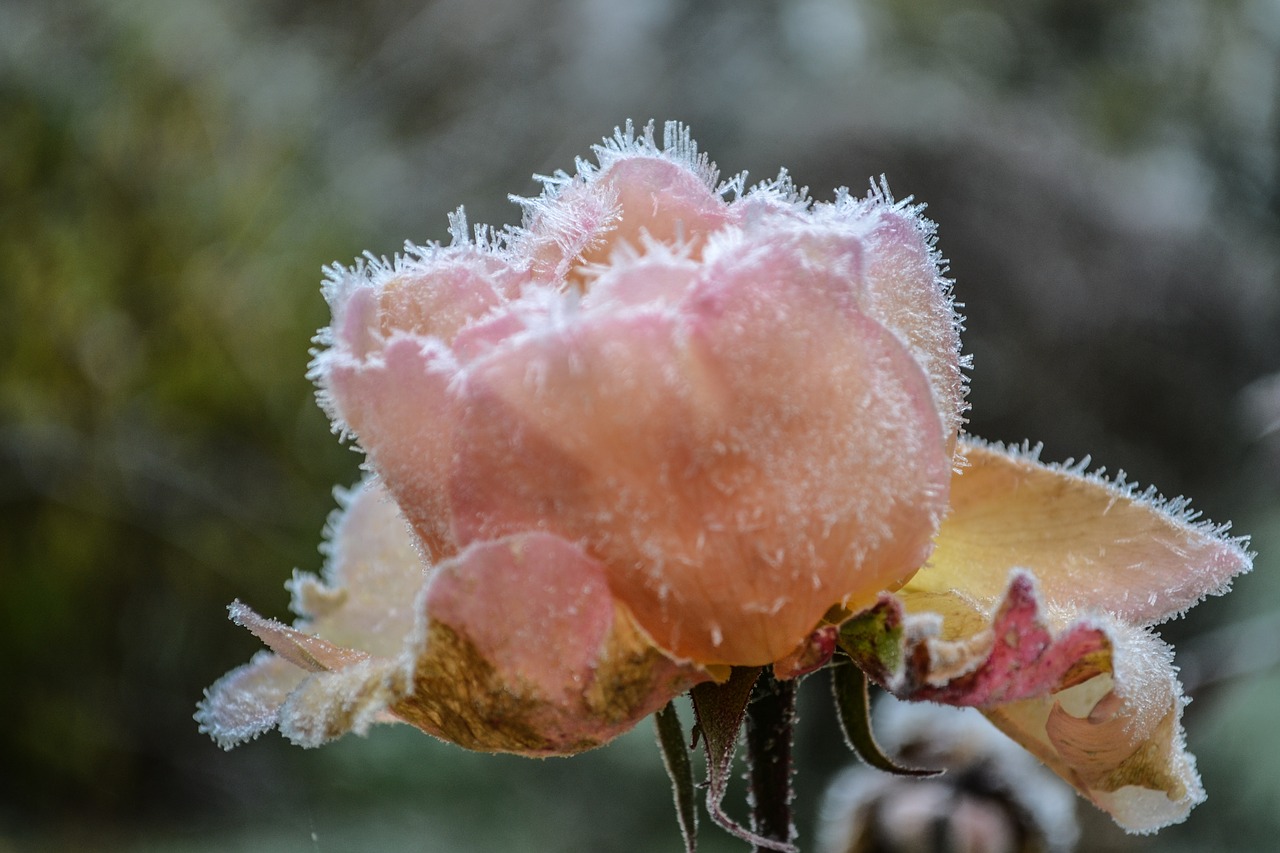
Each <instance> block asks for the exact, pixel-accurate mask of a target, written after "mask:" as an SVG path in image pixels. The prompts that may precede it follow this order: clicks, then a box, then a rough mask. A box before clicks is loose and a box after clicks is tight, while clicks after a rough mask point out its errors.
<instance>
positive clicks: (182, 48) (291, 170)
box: [0, 0, 1280, 851]
mask: <svg viewBox="0 0 1280 853" xmlns="http://www.w3.org/2000/svg"><path fill="white" fill-rule="evenodd" d="M1277 103H1280V11H1277V7H1276V6H1275V5H1274V4H1272V3H1270V2H1267V0H1251V1H1250V0H1222V2H1214V0H1168V1H1167V2H1163V0H1162V1H1161V2H1157V0H1148V2H1138V1H1137V0H1125V2H1103V0H1083V2H1082V0H1027V2H1001V0H972V1H971V2H965V3H950V2H947V3H943V2H933V0H918V2H914V1H913V0H885V2H859V1H858V0H803V2H794V3H781V2H763V1H762V0H755V2H728V0H715V2H692V0H664V2H654V3H651V4H610V3H603V2H592V0H558V2H551V0H548V1H547V2H537V0H526V1H525V2H519V3H500V2H497V0H483V1H482V2H464V0H435V2H431V0H424V2H414V3H396V2H390V0H366V2H361V3H355V4H347V3H338V2H333V0H321V1H320V2H300V0H270V2H257V3H250V2H240V0H223V2H214V3H202V2H195V0H173V1H172V2H160V0H116V2H105V1H104V0H81V2H68V1H67V0H11V2H9V3H7V4H5V6H4V7H3V8H0V509H2V510H3V511H2V512H0V851H4V850H7V849H14V850H19V849H20V850H27V849H33V850H83V849H122V850H157V851H159V850H213V849H218V850H223V849H243V850H275V849H280V850H295V849H296V850H326V851H331V850H371V849H388V850H394V849H432V850H446V849H448V850H495V849H502V850H570V849H572V850H641V849H655V850H658V849H663V850H666V849H675V848H676V845H677V843H678V841H677V837H676V830H675V824H674V820H673V818H674V815H673V812H672V810H671V806H670V803H669V800H668V799H667V797H668V794H667V792H666V790H665V788H664V786H663V779H662V771H661V767H660V765H659V763H658V758H657V753H656V750H655V749H653V748H652V745H651V743H650V740H651V735H650V733H649V732H648V731H647V729H645V727H644V726H642V727H641V731H638V732H636V733H635V734H633V735H631V736H628V737H627V738H624V739H623V741H621V742H620V743H619V744H617V745H615V746H611V747H609V748H607V749H605V750H602V751H600V752H599V753H596V754H593V755H590V756H585V757H582V758H578V759H574V760H572V761H567V762H561V761H553V762H528V761H521V760H517V759H509V758H504V757H491V756H476V755H469V754H466V753H462V752H461V751H460V750H456V749H453V748H451V747H447V746H445V745H442V744H437V743H434V742H432V741H431V740H430V739H428V738H426V737H423V736H421V735H418V734H416V733H415V732H411V731H400V730H386V731H380V732H378V733H376V734H375V735H374V736H372V737H371V738H369V739H368V740H360V739H354V738H352V739H348V740H347V741H344V742H342V743H340V744H338V745H336V746H333V747H329V748H326V749H324V750H320V751H316V752H302V751H300V750H295V749H292V748H287V747H285V746H284V745H282V744H281V743H280V742H279V740H278V738H275V737H274V736H272V737H270V738H268V739H265V740H264V741H262V742H260V743H255V744H253V745H251V746H247V747H244V748H241V749H240V750H238V751H236V752H234V753H231V754H223V753H221V752H220V751H218V750H217V749H216V748H215V747H214V746H213V745H212V744H211V743H210V742H208V741H207V740H205V739H204V738H203V737H202V736H199V735H198V734H197V733H196V731H195V725H194V723H193V722H192V721H191V713H192V711H193V706H194V702H195V700H196V699H197V698H198V697H199V695H200V691H201V689H202V688H203V687H204V686H206V685H207V684H209V683H210V682H211V681H213V680H214V679H215V678H216V677H217V676H218V675H220V674H221V673H222V672H223V671H225V670H226V669H228V668H230V667H231V666H233V665H235V664H238V663H239V662H241V661H243V660H245V659H247V658H248V656H249V655H250V654H251V653H252V651H253V649H254V648H255V645H256V644H255V642H254V641H253V639H252V638H251V637H249V636H248V635H247V634H243V632H240V631H238V630H237V629H235V628H233V626H231V625H230V624H228V623H227V622H225V621H224V620H223V618H222V608H223V607H224V606H225V604H226V603H228V602H229V601H231V600H232V599H233V598H236V597H239V598H242V599H244V600H246V601H248V602H251V603H252V604H253V605H254V606H255V607H257V608H259V609H260V610H263V611H265V612H268V613H271V614H273V615H278V616H284V615H285V613H284V609H285V607H284V606H285V603H286V597H285V594H284V593H283V591H282V590H281V588H280V584H281V583H282V582H283V581H284V580H285V579H286V578H287V577H288V575H289V572H290V569H292V568H293V567H294V566H298V567H301V568H304V569H314V568H316V567H317V566H318V563H319V557H318V555H317V554H316V551H315V544H316V542H317V541H318V538H319V537H318V532H319V530H320V527H321V525H322V524H323V521H324V518H325V515H326V513H327V512H328V511H329V509H330V508H331V506H332V501H331V499H330V494H329V491H330V488H331V487H332V485H333V484H335V483H338V484H347V483H350V482H351V481H353V480H354V479H356V476H357V474H356V465H357V463H358V457H357V456H355V455H354V454H351V453H349V452H347V451H346V450H344V449H343V448H341V447H340V446H339V444H338V443H337V441H336V440H335V439H334V437H333V436H332V435H331V434H330V432H329V428H328V424H327V423H326V421H325V419H324V417H323V415H322V414H321V413H320V412H319V410H318V409H316V407H315V406H314V404H313V400H312V389H311V388H310V387H309V385H308V383H307V382H306V380H305V379H304V377H303V372H304V370H305V366H306V362H307V360H308V356H307V346H308V341H309V339H310V337H311V335H312V334H313V333H314V331H315V330H316V329H317V328H318V327H320V326H322V325H324V324H325V323H326V322H327V313H326V310H325V307H324V305H323V302H322V300H321V299H320V297H319V293H318V288H317V283H318V279H319V275H318V271H319V268H320V266H321V265H322V264H326V263H329V262H331V261H333V260H335V259H337V260H342V261H344V262H346V261H349V259H351V258H352V257H354V256H355V255H357V254H358V253H359V252H361V251H362V250H364V249H369V250H371V251H373V252H375V253H377V254H384V253H390V252H393V251H395V250H396V249H397V248H398V247H399V246H400V245H401V243H402V242H403V240H405V239H412V240H415V241H423V240H427V239H441V238H443V237H445V214H446V212H448V211H450V210H452V209H453V208H454V207H455V206H456V205H457V204H459V203H465V204H466V205H467V208H468V212H469V213H470V216H471V219H472V221H480V222H486V221H487V222H493V223H495V224H500V223H502V222H507V221H511V220H512V219H513V217H515V216H516V215H517V212H516V210H515V208H514V207H512V206H511V205H509V204H508V203H507V201H506V193H508V192H514V193H517V194H528V193H530V192H532V191H534V185H533V183H532V181H531V179H530V174H531V173H532V172H541V173H546V172H550V171H553V170H555V169H557V168H566V169H569V168H571V167H572V158H573V157H574V156H575V155H578V154H583V153H585V151H586V147H587V145H588V144H589V143H591V142H592V141H595V140H597V139H598V138H599V137H601V136H603V135H606V134H607V133H609V132H610V131H611V130H612V128H613V127H614V125H616V124H619V123H621V122H622V121H623V120H624V119H626V118H628V117H632V118H635V119H637V120H639V121H643V120H645V119H648V118H649V117H654V118H656V119H658V120H659V121H661V120H662V119H665V118H676V119H681V120H683V121H686V122H687V123H689V124H690V125H691V126H692V128H693V130H694V133H695V137H696V138H697V139H698V140H699V142H700V143H702V145H703V147H704V148H705V149H706V150H708V151H710V152H711V153H712V155H713V157H715V158H716V159H717V160H718V161H719V162H720V164H721V165H722V167H723V168H724V169H725V170H726V172H736V171H738V170H739V169H743V168H746V169H750V170H751V171H752V173H753V174H754V175H755V176H756V177H758V178H759V177H765V176H769V175H772V174H774V173H776V170H777V168H778V166H779V165H782V164H785V165H787V166H788V167H789V168H790V170H791V171H792V173H793V174H794V175H795V176H796V177H797V179H798V182H799V183H802V184H809V185H811V186H812V187H813V188H814V192H815V195H817V196H818V197H820V198H821V197H827V196H828V195H829V189H830V188H831V187H834V186H837V185H841V184H849V185H852V186H854V187H855V189H856V188H857V187H858V186H860V185H862V183H863V181H864V180H865V179H866V177H867V176H870V175H878V174H880V173H882V172H885V173H888V175H889V178H890V181H891V184H892V185H893V186H894V188H895V189H896V190H897V192H898V193H900V194H907V193H913V194H915V195H916V196H917V198H919V199H921V200H924V201H928V202H929V203H930V205H931V208H930V209H931V213H932V215H933V216H934V217H935V218H936V219H937V220H938V221H939V222H940V225H941V239H942V243H941V246H942V249H943V251H944V253H946V254H947V255H948V257H950V259H951V261H952V273H953V274H954V275H955V276H956V278H957V280H958V285H957V293H958V295H959V297H960V299H961V300H962V301H964V302H965V303H967V306H968V307H967V313H968V315H969V335H968V337H967V338H966V346H967V349H968V350H969V351H970V352H972V353H973V354H974V356H975V362H976V367H975V370H974V372H973V393H972V402H973V405H974V410H973V413H972V425H971V426H972V429H973V431H974V432H975V433H977V434H980V435H983V436H985V437H989V438H993V439H1002V440H1012V441H1018V440H1021V439H1022V438H1024V437H1030V438H1032V439H1043V440H1045V441H1046V443H1047V449H1046V456H1048V457H1050V458H1058V459H1060V458H1063V457H1066V456H1077V457H1078V456H1082V455H1084V454H1085V453H1088V452H1093V453H1095V457H1096V458H1097V459H1098V461H1099V462H1101V463H1105V464H1107V465H1109V466H1111V467H1113V468H1114V467H1116V466H1117V465H1125V466H1126V467H1128V468H1129V469H1130V470H1131V472H1132V473H1133V474H1134V475H1135V478H1136V479H1139V480H1141V481H1143V482H1149V481H1154V482H1156V483H1158V484H1159V485H1160V486H1162V487H1163V488H1164V489H1166V490H1167V491H1168V492H1169V493H1175V494H1176V493H1180V492H1187V493H1190V494H1192V495H1193V496H1195V497H1196V498H1197V505H1198V506H1200V507H1201V508H1203V509H1205V510H1206V511H1207V514H1208V515H1209V516H1210V517H1213V518H1215V519H1223V518H1231V517H1235V518H1237V520H1238V521H1239V522H1240V525H1239V529H1240V530H1241V531H1243V532H1252V533H1255V534H1256V537H1257V538H1256V547H1257V549H1258V550H1259V552H1260V554H1261V557H1260V559H1259V566H1258V570H1257V572H1256V573H1255V574H1254V575H1253V576H1251V577H1249V578H1246V579H1244V580H1242V581H1241V582H1240V583H1239V589H1240V594H1238V595H1236V596H1234V597H1232V598H1230V599H1226V600H1223V601H1220V602H1213V603H1211V604H1209V605H1205V606H1204V607H1203V608H1201V610H1199V611H1197V612H1196V613H1195V614H1194V615H1193V616H1192V618H1191V619H1189V620H1186V621H1183V622H1179V623H1176V624H1173V625H1171V626H1169V627H1168V629H1167V630H1166V636H1168V637H1169V638H1171V639H1174V640H1176V641H1179V642H1180V644H1181V646H1182V648H1184V649H1185V653H1186V654H1187V655H1189V658H1188V659H1189V660H1193V661H1195V662H1196V663H1197V665H1198V666H1199V667H1200V670H1199V671H1200V672H1208V673H1213V674H1216V675H1223V676H1227V677H1222V678H1219V679H1218V680H1215V681H1212V683H1209V677H1206V679H1205V680H1206V683H1205V686H1204V687H1203V689H1202V691H1200V692H1198V693H1197V696H1196V698H1197V702H1196V704H1195V705H1193V706H1192V709H1191V711H1190V712H1189V715H1188V725H1189V728H1190V739H1191V746H1192V748H1193V750H1194V751H1196V752H1197V753H1198V754H1199V755H1200V758H1201V766H1202V769H1203V771H1204V774H1205V777H1206V785H1207V787H1208V788H1209V791H1210V796H1211V799H1210V802H1209V803H1208V804H1207V805H1206V806H1203V807H1201V808H1200V809H1199V810H1197V811H1196V812H1195V813H1193V815H1192V818H1191V821H1190V822H1189V823H1188V824H1186V825H1185V826H1182V827H1178V828H1176V829H1173V830H1170V831H1167V832H1166V833H1164V834H1162V835H1160V836H1158V837H1156V838H1155V839H1154V840H1147V841H1143V840H1134V839H1126V838H1123V837H1122V836H1120V835H1119V834H1118V833H1117V832H1116V831H1115V830H1114V829H1112V828H1111V827H1110V826H1109V825H1108V824H1106V822H1105V821H1102V820H1099V819H1097V818H1096V817H1094V816H1093V815H1091V814H1088V813H1086V812H1087V809H1082V818H1083V819H1084V820H1085V821H1086V831H1087V833H1088V834H1087V843H1086V849H1096V850H1104V849H1134V848H1139V847H1151V848H1153V849H1168V850H1182V849H1186V850H1194V849H1207V848H1210V847H1213V846H1215V845H1219V844H1224V843H1226V841H1227V840H1228V839H1229V840H1230V843H1231V846H1232V847H1233V848H1234V849H1237V850H1246V849H1259V850H1261V849H1269V848H1268V842H1270V841H1272V840H1273V839H1274V837H1275V835H1276V833H1277V832H1280V823H1278V821H1280V818H1277V816H1276V814H1275V811H1274V808H1272V805H1273V804H1274V803H1275V802H1276V801H1277V799H1278V798H1280V790H1277V788H1278V786H1280V783H1278V782H1277V781H1276V780H1277V779H1280V772H1277V771H1280V748H1278V747H1277V746H1276V745H1275V739H1274V738H1273V737H1271V735H1270V730H1271V726H1272V722H1271V720H1272V716H1273V712H1272V709H1273V708H1275V707H1276V706H1277V704H1280V673H1278V671H1277V668H1276V666H1275V664H1276V660H1277V658H1280V649H1278V648H1277V647H1276V640H1275V639H1274V638H1275V636H1277V633H1278V631H1277V630H1272V629H1273V628H1280V617H1277V616H1276V614H1278V613H1280V582H1278V581H1277V580H1276V579H1275V577H1276V571H1275V570H1276V567H1277V562H1276V560H1277V558H1276V556H1275V555H1276V554H1278V553H1280V512H1278V508H1280V489H1277V484H1280V479H1278V477H1280V440H1278V436H1280V431H1278V430H1277V428H1276V427H1277V424H1280V383H1277V382H1276V381H1275V380H1274V378H1271V377H1274V376H1276V375H1278V374H1277V371H1280V343H1278V339H1280V334H1277V332H1278V331H1280V311H1278V310H1277V306H1278V304H1280V293H1278V292H1277V286H1276V285H1277V282H1276V270H1277V263H1278V261H1280V240H1278V239H1277V236H1278V232H1277V215H1278V214H1280V118H1278V114H1277ZM1250 619H1252V620H1253V621H1249V620H1250ZM1239 626H1245V627H1246V628H1247V627H1249V626H1252V628H1253V633H1251V634H1250V633H1247V632H1245V633H1240V631H1242V630H1243V629H1242V628H1240V627H1239ZM1215 630H1225V631H1226V633H1225V634H1224V633H1217V634H1215V633H1213V632H1214V631H1215ZM1233 632H1234V633H1233ZM808 692H809V693H811V694H815V695H816V696H817V698H814V696H808V697H807V699H806V702H807V703H808V704H806V706H805V707H806V708H807V709H808V708H811V709H812V710H807V711H806V715H805V716H806V720H807V721H808V722H809V723H811V725H809V726H806V725H805V723H804V722H802V724H801V725H802V730H803V732H802V734H803V740H802V744H801V759H802V764H801V773H802V789H801V806H800V808H801V820H802V824H801V830H802V833H804V835H802V840H805V839H811V838H812V832H811V827H812V820H813V810H814V808H816V802H817V799H818V794H819V790H820V787H821V783H822V780H823V779H824V778H825V776H826V775H827V774H829V773H830V772H831V770H833V769H834V768H835V767H836V766H838V764H839V762H841V761H843V760H845V759H844V756H843V754H842V752H841V750H843V747H842V746H841V745H840V744H839V743H838V740H837V738H836V737H835V736H834V729H833V728H832V727H831V725H830V720H829V719H827V718H826V717H827V714H828V712H827V711H826V710H825V709H821V708H820V702H819V701H818V700H819V699H820V698H821V696H820V694H821V692H822V691H821V690H813V689H810V690H809V691H808ZM705 840H706V842H707V845H708V849H712V850H720V849H724V850H732V849H741V848H740V847H739V846H735V845H732V844H729V842H728V840H727V839H721V838H719V837H718V834H717V833H716V832H715V831H714V830H710V831H708V832H706V839H705Z"/></svg>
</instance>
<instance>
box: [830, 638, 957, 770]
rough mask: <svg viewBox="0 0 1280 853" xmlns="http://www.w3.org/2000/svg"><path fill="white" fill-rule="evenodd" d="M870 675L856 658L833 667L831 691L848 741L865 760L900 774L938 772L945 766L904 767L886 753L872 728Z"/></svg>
mask: <svg viewBox="0 0 1280 853" xmlns="http://www.w3.org/2000/svg"><path fill="white" fill-rule="evenodd" d="M868 687H869V685H868V683H867V676H866V673H864V672H863V671H862V670H861V669H859V668H858V667H857V665H856V664H854V663H853V662H852V661H848V660H844V661H840V662H838V663H836V664H835V666H833V667H831V692H832V694H833V695H834V696H835V700H836V712H837V713H838V715H839V717H840V729H841V731H843V732H844V740H845V743H847V744H848V745H849V748H850V749H852V750H853V751H854V752H856V753H857V754H858V757H859V758H861V759H862V760H863V762H864V763H866V764H868V765H870V766H872V767H874V768H876V769H877V770H884V771H885V772H887V773H893V774H896V775H898V776H921V777H924V776H938V775H940V774H941V773H942V772H943V771H941V770H924V769H917V768H912V767H902V766H901V765H899V764H897V763H896V762H895V761H894V760H893V759H892V758H890V757H889V756H887V755H885V754H884V751H883V750H882V749H881V748H880V745H879V744H878V743H876V739H875V736H874V735H873V734H872V732H871V697H870V694H869V691H868Z"/></svg>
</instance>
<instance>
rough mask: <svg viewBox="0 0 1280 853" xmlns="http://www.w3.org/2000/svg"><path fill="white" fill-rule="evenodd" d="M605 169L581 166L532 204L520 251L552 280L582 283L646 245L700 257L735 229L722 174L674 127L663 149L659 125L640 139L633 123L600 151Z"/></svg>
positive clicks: (553, 183)
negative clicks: (590, 270)
mask: <svg viewBox="0 0 1280 853" xmlns="http://www.w3.org/2000/svg"><path fill="white" fill-rule="evenodd" d="M596 154H597V156H598V158H599V160H600V165H599V167H598V168H595V167H591V166H589V165H587V164H586V163H580V164H579V171H578V174H577V175H576V176H574V177H573V178H570V177H569V176H567V175H560V176H558V177H557V178H555V179H549V180H548V189H547V191H546V192H544V193H543V195H542V196H541V197H540V198H537V199H531V200H525V201H524V203H525V207H526V215H525V228H524V231H523V234H522V235H521V241H520V243H519V245H518V249H519V251H520V252H521V253H523V254H525V255H527V256H528V257H529V258H530V259H531V262H532V266H533V268H534V270H535V271H537V273H538V274H539V275H540V276H542V277H543V278H545V279H550V280H553V281H563V280H565V279H572V280H578V277H579V275H580V272H579V271H580V270H581V268H582V267H584V266H588V265H590V264H595V263H601V262H604V261H607V260H608V259H609V258H610V256H611V255H612V254H613V253H614V251H615V250H617V249H618V248H619V247H620V246H622V245H624V244H625V245H630V246H632V247H639V246H640V245H641V243H642V242H643V238H644V237H647V238H648V239H650V240H653V241H656V242H660V243H668V244H676V243H679V244H683V245H686V246H688V247H690V249H691V250H696V249H697V247H700V246H701V245H702V243H703V241H704V240H705V239H706V235H708V234H709V233H711V232H712V231H714V230H716V229H717V228H719V227H720V226H721V225H724V224H725V223H727V222H729V221H730V212H729V209H728V206H727V205H726V204H725V202H724V200H723V199H721V198H720V196H719V194H718V193H717V192H716V191H715V189H716V187H715V184H716V175H717V173H716V171H715V167H714V166H712V165H711V164H710V163H709V162H708V161H707V160H706V158H705V156H699V155H698V152H697V147H696V145H694V143H693V141H692V140H691V139H690V138H689V135H688V133H687V132H686V131H684V129H683V128H681V127H680V126H678V125H675V124H670V123H669V124H667V125H666V126H665V128H664V140H663V145H662V147H661V148H659V147H658V145H657V144H656V142H655V141H654V139H653V125H652V124H650V125H648V126H647V127H645V128H644V130H643V135H642V136H641V137H640V138H637V137H636V136H635V133H634V130H633V128H632V127H631V125H630V123H628V125H627V128H626V130H625V131H618V133H617V134H615V136H614V137H613V139H610V140H606V142H605V145H603V146H597V148H596Z"/></svg>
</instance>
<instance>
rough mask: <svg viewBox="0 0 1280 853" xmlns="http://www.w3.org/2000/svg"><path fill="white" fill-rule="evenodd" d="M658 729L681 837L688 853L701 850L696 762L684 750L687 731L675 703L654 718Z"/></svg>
mask: <svg viewBox="0 0 1280 853" xmlns="http://www.w3.org/2000/svg"><path fill="white" fill-rule="evenodd" d="M654 721H655V723H656V724H657V727H658V747H659V748H660V749H661V750H662V763H663V766H665V767H666V768H667V775H668V776H669V777H671V793H672V796H674V797H675V801H676V819H677V820H678V821H679V822H680V834H681V835H683V836H684V849H685V853H696V851H697V849H698V803H697V801H696V800H695V799H694V785H693V762H692V761H690V760H689V748H688V747H687V746H685V742H684V731H683V730H682V729H681V728H680V716H679V715H678V714H677V713H676V705H675V702H668V703H667V706H666V707H665V708H663V709H662V710H661V711H659V712H658V713H657V714H655V715H654Z"/></svg>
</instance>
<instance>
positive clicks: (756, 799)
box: [747, 667, 796, 850]
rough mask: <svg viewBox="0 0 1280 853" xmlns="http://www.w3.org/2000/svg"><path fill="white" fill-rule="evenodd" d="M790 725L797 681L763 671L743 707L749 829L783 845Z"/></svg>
mask: <svg viewBox="0 0 1280 853" xmlns="http://www.w3.org/2000/svg"><path fill="white" fill-rule="evenodd" d="M795 722H796V679H789V680H787V681H778V680H777V679H776V678H774V677H773V673H772V672H770V671H769V669H768V668H767V667H766V668H765V670H764V671H763V672H762V673H761V674H760V680H759V681H758V682H756V686H755V690H754V692H753V694H752V697H751V704H749V705H748V706H747V766H748V768H749V781H750V785H751V793H750V803H751V828H752V830H753V831H754V832H755V833H756V834H757V835H760V836H762V837H764V838H768V839H770V840H774V841H780V842H783V843H784V844H786V843H788V842H790V841H791V795H792V791H791V775H792V765H791V741H792V732H793V729H794V727H795ZM756 849H757V850H758V849H759V848H758V847H757V848H756Z"/></svg>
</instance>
